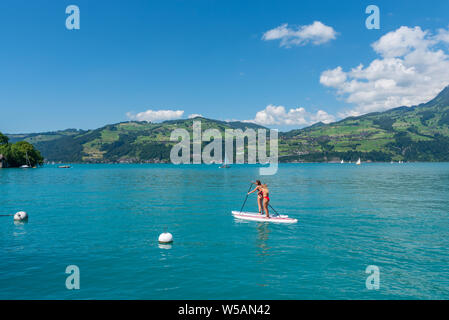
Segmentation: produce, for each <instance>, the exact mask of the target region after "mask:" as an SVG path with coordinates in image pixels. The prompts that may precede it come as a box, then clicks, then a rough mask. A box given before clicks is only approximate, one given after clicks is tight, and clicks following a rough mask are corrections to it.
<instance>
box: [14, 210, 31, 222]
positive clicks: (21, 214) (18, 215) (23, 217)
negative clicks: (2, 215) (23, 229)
mask: <svg viewBox="0 0 449 320" xmlns="http://www.w3.org/2000/svg"><path fill="white" fill-rule="evenodd" d="M25 220H28V214H27V213H26V212H25V211H19V212H16V214H15V215H14V221H25Z"/></svg>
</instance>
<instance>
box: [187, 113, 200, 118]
mask: <svg viewBox="0 0 449 320" xmlns="http://www.w3.org/2000/svg"><path fill="white" fill-rule="evenodd" d="M196 117H201V118H204V117H203V115H202V114H199V113H192V114H190V115H189V117H188V118H189V119H193V118H196Z"/></svg>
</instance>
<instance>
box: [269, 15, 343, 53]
mask: <svg viewBox="0 0 449 320" xmlns="http://www.w3.org/2000/svg"><path fill="white" fill-rule="evenodd" d="M336 37H337V32H336V31H335V30H334V29H333V28H332V27H329V26H326V25H325V24H323V23H322V22H320V21H314V22H313V23H312V24H309V25H305V26H299V27H293V28H291V27H289V26H288V24H287V23H285V24H282V25H280V26H279V27H277V28H274V29H271V30H268V31H267V32H265V33H264V34H263V36H262V40H265V41H269V40H280V41H281V43H280V45H281V47H291V46H294V45H296V46H300V45H306V44H308V43H312V44H314V45H319V44H323V43H326V42H329V41H331V40H333V39H335V38H336Z"/></svg>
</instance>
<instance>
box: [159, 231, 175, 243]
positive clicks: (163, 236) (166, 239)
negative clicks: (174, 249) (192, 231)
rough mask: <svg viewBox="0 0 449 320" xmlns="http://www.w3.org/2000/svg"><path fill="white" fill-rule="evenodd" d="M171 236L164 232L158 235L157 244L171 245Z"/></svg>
mask: <svg viewBox="0 0 449 320" xmlns="http://www.w3.org/2000/svg"><path fill="white" fill-rule="evenodd" d="M172 242H173V236H172V234H171V233H169V232H164V233H161V234H160V235H159V243H172Z"/></svg>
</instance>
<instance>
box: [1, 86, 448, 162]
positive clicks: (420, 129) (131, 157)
mask: <svg viewBox="0 0 449 320" xmlns="http://www.w3.org/2000/svg"><path fill="white" fill-rule="evenodd" d="M194 120H201V122H202V130H206V129H209V128H216V129H219V130H220V131H221V132H224V130H225V129H242V130H245V129H246V128H254V129H257V128H263V127H261V126H258V125H256V124H251V123H246V122H245V123H244V122H238V121H235V122H224V121H218V120H211V119H205V118H196V119H187V120H173V121H165V122H162V123H148V122H137V121H131V122H122V123H118V124H112V125H107V126H104V127H102V128H99V129H96V130H87V131H83V130H75V129H69V130H64V131H57V132H46V133H34V134H23V135H8V136H9V138H10V141H11V142H15V141H19V140H25V141H28V142H30V143H32V144H33V145H34V146H35V147H36V148H37V149H38V150H40V151H41V153H42V154H43V155H44V157H45V159H46V160H47V161H61V162H169V156H170V149H171V147H172V146H173V145H174V143H173V142H170V134H171V132H172V131H173V130H174V129H176V128H184V129H187V130H188V131H190V132H191V130H192V123H193V121H194ZM279 138H280V141H279V155H280V161H282V162H297V161H305V162H310V161H339V160H340V159H343V160H345V161H350V160H351V161H355V160H356V159H357V158H359V157H360V158H362V160H364V161H391V160H394V161H397V160H404V161H449V87H447V88H445V89H444V90H443V91H442V92H441V93H440V94H439V95H438V96H437V97H436V98H434V99H433V100H431V101H429V102H428V103H425V104H421V105H418V106H414V107H399V108H396V109H391V110H388V111H386V112H378V113H371V114H366V115H363V116H360V117H349V118H346V119H344V120H341V121H338V122H334V123H331V124H323V123H318V124H315V125H313V126H311V127H308V128H304V129H298V130H292V131H289V132H283V133H280V134H279Z"/></svg>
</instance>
